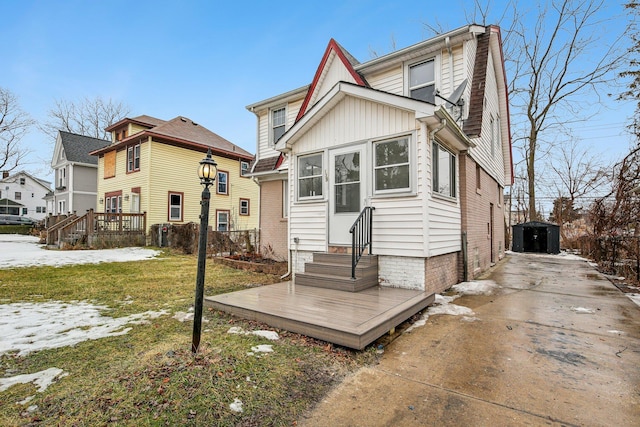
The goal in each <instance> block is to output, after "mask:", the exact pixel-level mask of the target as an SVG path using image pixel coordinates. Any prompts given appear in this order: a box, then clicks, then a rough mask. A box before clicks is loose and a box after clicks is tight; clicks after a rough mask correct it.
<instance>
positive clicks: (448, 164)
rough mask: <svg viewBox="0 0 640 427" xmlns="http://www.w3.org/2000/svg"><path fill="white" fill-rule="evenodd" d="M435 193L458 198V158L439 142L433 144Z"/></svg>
mask: <svg viewBox="0 0 640 427" xmlns="http://www.w3.org/2000/svg"><path fill="white" fill-rule="evenodd" d="M433 191H434V192H435V193H439V194H442V195H443V196H447V197H456V156H454V155H453V154H452V153H451V152H450V151H449V150H447V149H445V148H444V147H442V146H441V145H440V144H438V143H437V142H434V143H433Z"/></svg>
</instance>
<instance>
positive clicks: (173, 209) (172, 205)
mask: <svg viewBox="0 0 640 427" xmlns="http://www.w3.org/2000/svg"><path fill="white" fill-rule="evenodd" d="M182 197H183V195H182V193H169V221H182Z"/></svg>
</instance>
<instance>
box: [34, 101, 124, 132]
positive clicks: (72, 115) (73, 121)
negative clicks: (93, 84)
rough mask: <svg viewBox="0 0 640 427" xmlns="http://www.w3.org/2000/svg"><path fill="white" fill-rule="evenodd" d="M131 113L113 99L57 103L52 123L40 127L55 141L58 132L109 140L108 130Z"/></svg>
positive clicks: (50, 116)
mask: <svg viewBox="0 0 640 427" xmlns="http://www.w3.org/2000/svg"><path fill="white" fill-rule="evenodd" d="M127 114H129V107H128V106H126V105H125V104H123V103H121V102H115V101H113V100H112V99H111V98H109V99H108V100H104V99H103V98H102V97H100V96H97V97H96V98H93V99H91V98H84V99H82V100H81V101H79V102H74V101H68V100H56V101H55V103H54V106H53V108H51V109H50V110H49V113H48V116H49V121H48V122H46V123H44V124H43V125H41V126H40V128H41V130H42V131H43V132H44V133H46V134H47V135H49V136H51V137H52V139H53V140H54V141H55V138H56V137H57V134H58V130H63V131H67V132H71V133H77V134H80V135H85V136H90V137H93V138H101V139H109V133H108V132H106V131H105V130H104V129H105V128H106V127H108V126H109V125H112V124H113V123H116V122H118V121H119V120H122V119H123V118H125V117H126V116H127Z"/></svg>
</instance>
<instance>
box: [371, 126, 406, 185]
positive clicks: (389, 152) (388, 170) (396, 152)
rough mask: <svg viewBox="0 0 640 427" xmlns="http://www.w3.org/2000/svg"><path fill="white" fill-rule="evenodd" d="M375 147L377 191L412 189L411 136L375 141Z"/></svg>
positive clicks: (375, 183)
mask: <svg viewBox="0 0 640 427" xmlns="http://www.w3.org/2000/svg"><path fill="white" fill-rule="evenodd" d="M373 147H374V162H375V163H374V181H375V182H374V188H375V192H376V193H385V192H391V191H398V190H410V188H411V177H410V175H411V172H410V167H409V158H410V155H409V148H410V145H409V138H401V139H394V140H390V141H380V142H375V143H374V144H373Z"/></svg>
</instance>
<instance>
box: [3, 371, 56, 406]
mask: <svg viewBox="0 0 640 427" xmlns="http://www.w3.org/2000/svg"><path fill="white" fill-rule="evenodd" d="M67 375H68V374H67V373H65V372H64V371H63V370H62V369H60V368H49V369H45V370H44V371H40V372H36V373H34V374H24V375H16V376H13V377H8V378H0V391H5V390H7V389H8V388H9V387H11V386H14V385H16V384H28V383H33V384H35V385H36V386H37V387H38V393H42V392H43V391H45V390H46V389H47V387H49V386H50V385H51V384H53V382H54V381H55V380H57V379H60V378H62V377H66V376H67ZM31 399H33V397H31ZM31 399H29V398H27V399H25V400H23V401H22V402H19V403H22V404H26V403H28V402H29V401H30V400H31Z"/></svg>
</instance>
